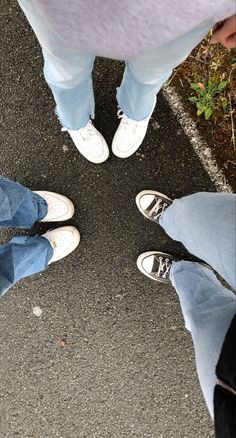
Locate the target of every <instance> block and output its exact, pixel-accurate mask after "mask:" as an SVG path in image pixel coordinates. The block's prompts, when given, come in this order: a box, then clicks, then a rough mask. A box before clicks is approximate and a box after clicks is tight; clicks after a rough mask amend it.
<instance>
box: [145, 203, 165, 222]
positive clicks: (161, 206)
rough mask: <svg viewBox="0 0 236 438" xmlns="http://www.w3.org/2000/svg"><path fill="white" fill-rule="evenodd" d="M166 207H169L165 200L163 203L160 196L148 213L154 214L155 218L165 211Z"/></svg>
mask: <svg viewBox="0 0 236 438" xmlns="http://www.w3.org/2000/svg"><path fill="white" fill-rule="evenodd" d="M166 207H168V205H167V204H166V203H165V202H164V203H162V199H161V198H159V199H158V200H157V202H156V204H155V205H154V207H153V208H152V209H151V210H150V211H149V213H148V214H149V215H150V216H153V219H157V217H158V216H159V215H161V214H162V213H163V212H164V211H165V209H166Z"/></svg>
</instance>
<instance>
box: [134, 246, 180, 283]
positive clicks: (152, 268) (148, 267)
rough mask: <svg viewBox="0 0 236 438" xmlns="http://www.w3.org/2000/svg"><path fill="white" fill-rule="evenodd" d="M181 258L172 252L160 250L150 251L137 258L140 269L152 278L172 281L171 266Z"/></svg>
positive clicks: (160, 280)
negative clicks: (177, 257)
mask: <svg viewBox="0 0 236 438" xmlns="http://www.w3.org/2000/svg"><path fill="white" fill-rule="evenodd" d="M178 261H179V260H178V259H176V258H175V257H173V256H172V255H170V254H166V253H164V252H160V251H148V252H144V253H143V254H140V256H139V257H138V259H137V267H138V269H139V270H140V271H141V272H142V273H143V274H144V275H146V276H147V277H149V278H151V279H152V280H155V281H159V282H160V283H170V268H171V266H172V265H173V263H175V262H178Z"/></svg>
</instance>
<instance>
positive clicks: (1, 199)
mask: <svg viewBox="0 0 236 438" xmlns="http://www.w3.org/2000/svg"><path fill="white" fill-rule="evenodd" d="M46 214H47V204H46V202H45V200H44V199H43V198H41V196H39V195H37V194H36V193H33V192H31V191H30V190H28V189H26V188H25V187H23V186H22V185H20V184H18V183H16V182H13V181H10V180H9V179H7V178H4V177H2V176H0V227H1V228H8V227H11V228H13V227H16V228H31V227H32V226H33V225H34V223H35V222H36V221H39V220H41V219H43V217H44V216H45V215H46ZM52 255H53V248H52V246H51V245H50V243H49V241H48V240H47V239H45V238H44V237H41V236H35V237H29V236H17V237H14V238H13V239H12V240H11V241H10V242H9V243H8V244H6V245H0V296H1V295H3V294H5V293H6V292H7V290H8V289H9V288H10V287H11V286H12V285H13V284H15V283H16V282H17V281H18V280H20V279H21V278H24V277H27V276H29V275H32V274H35V273H37V272H40V271H43V270H44V269H45V268H46V267H47V265H48V262H49V260H50V259H51V257H52Z"/></svg>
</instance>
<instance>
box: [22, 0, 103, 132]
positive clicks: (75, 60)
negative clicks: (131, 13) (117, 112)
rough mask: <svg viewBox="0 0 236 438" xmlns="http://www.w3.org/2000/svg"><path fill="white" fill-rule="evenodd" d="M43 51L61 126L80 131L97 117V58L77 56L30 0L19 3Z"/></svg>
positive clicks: (47, 77)
mask: <svg viewBox="0 0 236 438" xmlns="http://www.w3.org/2000/svg"><path fill="white" fill-rule="evenodd" d="M18 2H19V5H20V6H21V8H22V10H23V11H24V13H25V15H26V17H27V19H28V21H29V23H30V25H31V26H32V28H33V30H34V32H35V34H36V36H37V38H38V40H39V43H40V44H41V46H42V49H43V56H44V61H45V65H44V75H45V79H46V81H47V83H48V85H49V87H50V88H51V90H52V92H53V95H54V99H55V101H56V112H57V115H58V117H59V119H60V121H61V124H62V125H63V126H64V127H66V128H67V129H71V130H77V129H80V128H83V127H85V126H86V125H87V123H88V121H89V119H90V117H91V118H93V117H94V95H93V86H92V75H91V72H92V69H93V63H94V58H95V57H94V56H93V55H89V54H86V53H78V52H77V51H75V50H72V49H70V48H69V47H67V46H66V44H65V43H64V42H63V41H61V40H60V39H59V38H58V36H57V35H56V34H55V33H54V32H53V30H52V29H51V28H50V27H49V25H48V24H47V23H46V21H45V20H44V19H43V18H42V17H41V16H40V13H39V11H38V10H37V9H36V8H35V7H34V5H33V4H32V2H31V1H29V0H18Z"/></svg>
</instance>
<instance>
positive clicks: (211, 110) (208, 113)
mask: <svg viewBox="0 0 236 438" xmlns="http://www.w3.org/2000/svg"><path fill="white" fill-rule="evenodd" d="M212 113H213V109H212V108H210V107H208V108H207V109H206V110H205V111H204V114H205V119H206V120H208V119H209V118H210V117H211V115H212Z"/></svg>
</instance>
